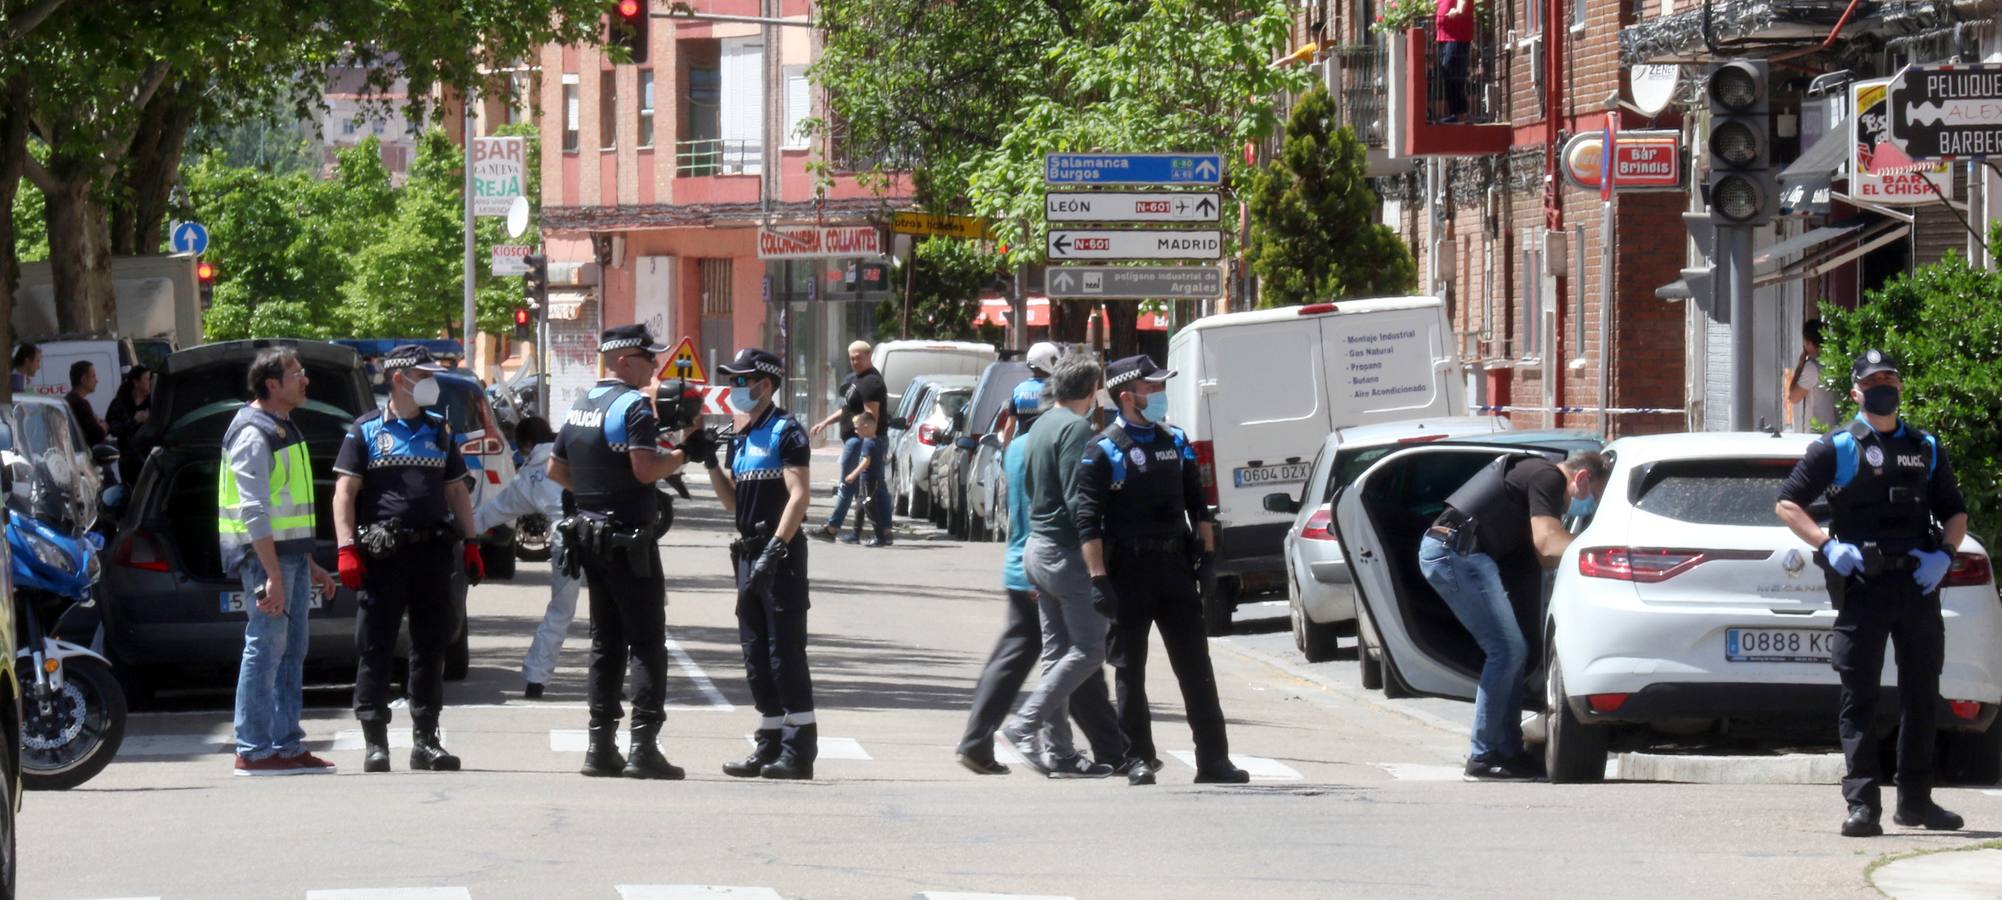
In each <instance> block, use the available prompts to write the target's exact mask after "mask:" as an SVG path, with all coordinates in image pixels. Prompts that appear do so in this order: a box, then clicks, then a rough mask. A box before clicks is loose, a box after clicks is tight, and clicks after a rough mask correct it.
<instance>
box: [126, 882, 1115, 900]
mask: <svg viewBox="0 0 2002 900" xmlns="http://www.w3.org/2000/svg"><path fill="white" fill-rule="evenodd" d="M613 894H616V895H617V897H618V900H784V898H785V896H786V895H784V894H781V893H779V892H778V891H777V890H775V889H773V888H769V887H756V886H741V885H725V884H619V885H612V886H611V889H610V890H609V891H607V892H605V893H603V894H595V892H587V893H582V894H574V895H572V896H583V897H588V896H594V895H598V896H607V897H609V896H611V895H613ZM474 896H475V895H474V893H473V892H472V891H471V890H470V889H468V888H464V887H375V888H335V889H331V890H310V891H307V892H306V900H472V898H473V897H474ZM917 897H918V898H919V900H1075V898H1073V897H1069V896H1061V895H1055V894H994V893H979V892H968V891H919V892H918V893H917ZM100 900H160V898H159V897H118V898H100Z"/></svg>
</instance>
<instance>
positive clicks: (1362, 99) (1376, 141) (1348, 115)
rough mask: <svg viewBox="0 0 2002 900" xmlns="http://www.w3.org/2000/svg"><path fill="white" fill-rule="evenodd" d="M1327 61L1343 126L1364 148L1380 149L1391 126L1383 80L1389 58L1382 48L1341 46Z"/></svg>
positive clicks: (1387, 86)
mask: <svg viewBox="0 0 2002 900" xmlns="http://www.w3.org/2000/svg"><path fill="white" fill-rule="evenodd" d="M1330 59H1331V61H1332V64H1333V65H1334V67H1335V78H1334V81H1335V90H1336V95H1337V101H1338V102H1339V103H1340V104H1341V121H1342V124H1344V125H1347V126H1349V128H1350V129H1352V130H1354V131H1355V133H1356V138H1357V139H1358V140H1360V141H1362V142H1363V144H1364V145H1365V146H1369V147H1381V146H1383V145H1384V138H1385V137H1386V135H1387V134H1388V133H1389V131H1388V126H1389V124H1390V123H1389V122H1388V121H1386V119H1387V118H1388V117H1389V114H1390V110H1389V107H1388V105H1387V104H1386V103H1385V102H1384V101H1385V99H1386V96H1387V94H1388V93H1389V90H1390V86H1389V82H1388V80H1387V79H1386V77H1385V66H1386V65H1387V62H1388V60H1389V55H1388V54H1387V53H1386V52H1385V51H1384V47H1383V44H1382V43H1380V42H1377V43H1369V44H1343V45H1341V46H1338V47H1336V48H1334V52H1333V53H1332V54H1331V56H1330Z"/></svg>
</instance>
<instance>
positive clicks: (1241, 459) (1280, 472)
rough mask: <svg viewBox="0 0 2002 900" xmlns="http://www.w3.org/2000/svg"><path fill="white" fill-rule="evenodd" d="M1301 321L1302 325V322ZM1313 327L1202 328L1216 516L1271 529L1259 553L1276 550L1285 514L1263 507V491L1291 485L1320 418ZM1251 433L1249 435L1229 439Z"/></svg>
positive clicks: (1324, 413)
mask: <svg viewBox="0 0 2002 900" xmlns="http://www.w3.org/2000/svg"><path fill="white" fill-rule="evenodd" d="M1303 326H1304V327H1303ZM1321 352H1322V348H1321V332H1320V330H1319V329H1317V328H1314V327H1312V326H1311V325H1305V323H1302V322H1299V321H1278V322H1256V323H1247V324H1243V325H1233V326H1228V327H1223V328H1215V329H1210V330H1206V331H1205V332H1204V333H1203V339H1202V385H1201V393H1200V398H1201V402H1202V403H1204V404H1205V405H1206V409H1207V411H1208V414H1209V415H1208V418H1209V421H1208V423H1207V424H1208V426H1209V427H1208V433H1206V434H1196V435H1194V437H1195V439H1197V440H1207V441H1209V442H1210V443H1211V446H1212V449H1213V452H1214V454H1215V456H1214V466H1215V468H1214V472H1215V476H1216V497H1217V518H1218V520H1219V521H1220V523H1221V524H1222V525H1223V526H1224V527H1228V528H1242V527H1244V526H1247V525H1270V526H1272V527H1273V532H1272V535H1271V540H1270V541H1269V542H1260V543H1261V544H1264V543H1269V544H1270V546H1269V547H1266V548H1265V552H1267V553H1273V554H1276V553H1278V551H1279V545H1280V540H1281V533H1282V532H1283V530H1284V528H1285V526H1286V524H1287V523H1288V522H1289V521H1291V518H1292V517H1291V516H1288V515H1286V514H1285V513H1274V512H1267V511H1266V510H1265V507H1264V502H1263V501H1264V497H1265V495H1266V494H1269V493H1272V492H1273V491H1297V490H1298V489H1299V486H1300V485H1301V484H1302V483H1303V482H1305V481H1306V480H1307V471H1308V469H1310V468H1312V466H1313V456H1314V452H1315V451H1316V450H1317V449H1319V447H1320V446H1321V441H1322V440H1324V439H1326V438H1327V436H1328V432H1329V431H1330V430H1331V429H1332V426H1331V424H1330V423H1329V419H1328V404H1327V390H1326V378H1325V372H1324V370H1323V368H1322V365H1321V360H1320V357H1321ZM1251 435H1255V436H1256V439H1255V440H1244V439H1233V436H1238V437H1244V436H1251Z"/></svg>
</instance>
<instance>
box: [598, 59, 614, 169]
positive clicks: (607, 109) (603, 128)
mask: <svg viewBox="0 0 2002 900" xmlns="http://www.w3.org/2000/svg"><path fill="white" fill-rule="evenodd" d="M618 145H619V76H618V73H617V72H600V73H598V149H600V150H610V149H612V148H613V147H617V146H618Z"/></svg>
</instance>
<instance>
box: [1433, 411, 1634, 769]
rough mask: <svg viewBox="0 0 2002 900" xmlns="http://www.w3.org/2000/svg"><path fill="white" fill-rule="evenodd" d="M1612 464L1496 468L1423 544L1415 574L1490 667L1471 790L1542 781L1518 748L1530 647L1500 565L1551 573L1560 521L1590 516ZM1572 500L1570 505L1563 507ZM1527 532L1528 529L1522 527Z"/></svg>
mask: <svg viewBox="0 0 2002 900" xmlns="http://www.w3.org/2000/svg"><path fill="white" fill-rule="evenodd" d="M1606 468H1607V467H1606V459H1605V457H1603V456H1600V455H1599V454H1597V453H1593V452H1591V451H1584V450H1581V451H1579V452H1577V453H1573V454H1571V455H1570V456H1569V457H1568V458H1566V459H1565V460H1564V461H1563V462H1561V463H1552V462H1551V461H1550V460H1547V459H1544V458H1543V457H1541V456H1536V455H1533V454H1511V455H1508V456H1503V457H1501V458H1499V459H1496V460H1495V461H1494V462H1492V463H1490V464H1488V465H1487V466H1486V467H1484V468H1482V469H1481V470H1480V471H1479V472H1477V473H1475V474H1474V477H1473V478H1470V479H1468V480H1467V483H1466V484H1463V485H1461V486H1460V489H1459V490H1457V491H1454V492H1453V495H1452V496H1450V497H1447V498H1446V508H1445V510H1444V511H1442V512H1440V513H1439V518H1438V519H1436V520H1434V521H1433V523H1432V527H1431V528H1429V529H1427V530H1426V532H1425V538H1424V540H1422V541H1420V542H1419V545H1418V569H1419V571H1421V572H1423V573H1424V574H1425V581H1426V583H1428V584H1430V585H1432V589H1433V590H1435V591H1438V592H1439V597H1440V598H1441V599H1443V600H1445V601H1446V606H1447V607H1448V608H1450V609H1451V610H1452V611H1453V615H1454V616H1456V617H1458V618H1459V620H1460V624H1461V625H1464V626H1466V629H1467V632H1468V633H1469V634H1471V635H1473V637H1474V642H1475V643H1476V644H1479V645H1480V648H1481V653H1482V654H1484V655H1485V656H1486V657H1487V659H1486V661H1485V662H1483V663H1482V664H1481V680H1480V683H1479V685H1478V686H1477V687H1476V688H1475V691H1474V740H1473V747H1472V750H1471V751H1470V752H1469V753H1468V755H1467V769H1466V775H1467V779H1468V780H1469V781H1516V780H1529V779H1535V778H1539V777H1542V775H1543V766H1542V765H1540V764H1539V763H1538V760H1537V759H1536V758H1535V757H1534V756H1531V755H1530V754H1529V753H1528V752H1527V751H1525V750H1524V749H1523V746H1522V694H1523V672H1524V670H1525V669H1526V668H1527V665H1528V656H1529V645H1528V643H1527V642H1526V641H1525V640H1524V639H1523V635H1522V628H1521V626H1519V625H1517V624H1516V617H1515V606H1514V604H1512V603H1510V602H1509V596H1508V589H1507V588H1506V587H1505V586H1504V585H1503V582H1502V575H1501V573H1502V565H1503V564H1505V563H1507V562H1508V561H1510V559H1511V557H1514V556H1515V555H1516V554H1520V553H1534V554H1536V558H1537V561H1538V562H1540V563H1542V565H1543V567H1544V568H1546V569H1549V568H1555V567H1556V565H1557V560H1558V558H1559V557H1561V556H1563V555H1564V548H1566V547H1568V546H1570V545H1571V534H1570V533H1569V532H1567V531H1565V530H1564V523H1563V517H1564V516H1565V515H1567V514H1568V515H1572V516H1589V515H1591V514H1592V509H1593V507H1594V506H1596V505H1597V504H1598V502H1599V492H1600V491H1603V490H1604V489H1605V487H1606ZM1567 501H1568V502H1567ZM1525 525H1526V526H1527V527H1524V526H1525Z"/></svg>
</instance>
